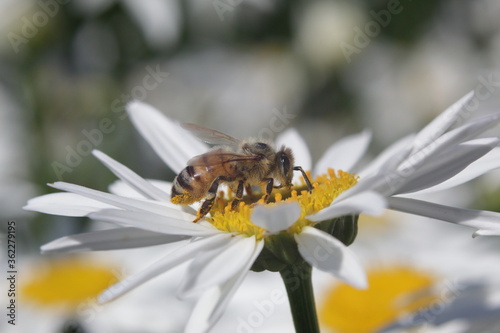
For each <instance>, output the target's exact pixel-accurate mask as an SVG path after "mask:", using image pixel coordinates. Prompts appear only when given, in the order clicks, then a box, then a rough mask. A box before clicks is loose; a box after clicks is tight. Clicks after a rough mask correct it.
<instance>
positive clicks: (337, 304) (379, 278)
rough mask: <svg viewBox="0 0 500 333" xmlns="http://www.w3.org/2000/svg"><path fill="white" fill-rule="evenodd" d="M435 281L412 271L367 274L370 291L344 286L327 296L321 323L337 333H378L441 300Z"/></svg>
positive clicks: (320, 309)
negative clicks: (434, 287) (406, 316)
mask: <svg viewBox="0 0 500 333" xmlns="http://www.w3.org/2000/svg"><path fill="white" fill-rule="evenodd" d="M435 282H436V281H435V278H434V277H432V276H430V275H428V274H426V273H424V272H421V271H417V270H415V269H412V268H409V267H399V266H396V267H392V268H386V269H376V270H372V271H369V272H368V285H369V287H368V289H366V290H359V289H355V288H353V287H351V286H349V285H347V284H345V283H341V284H336V285H335V286H334V287H333V288H332V289H331V290H330V291H328V292H327V294H326V297H325V300H324V302H323V304H322V305H321V306H320V307H319V311H318V312H319V321H320V324H321V326H322V327H324V328H328V331H333V332H337V333H369V332H377V331H378V330H380V329H382V328H383V327H385V326H387V325H388V324H390V323H392V322H394V321H395V320H397V319H398V317H400V316H402V315H404V314H408V313H409V312H415V311H417V310H420V309H424V308H426V307H429V306H431V305H432V304H434V303H435V302H436V301H437V300H438V297H437V296H436V294H435V293H432V291H431V287H432V286H433V285H434V284H435Z"/></svg>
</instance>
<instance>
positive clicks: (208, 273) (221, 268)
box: [178, 236, 256, 298]
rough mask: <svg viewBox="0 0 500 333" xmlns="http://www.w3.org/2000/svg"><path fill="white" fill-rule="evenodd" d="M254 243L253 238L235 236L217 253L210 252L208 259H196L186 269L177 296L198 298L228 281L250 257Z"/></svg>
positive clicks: (201, 257)
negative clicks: (186, 271) (184, 277)
mask: <svg viewBox="0 0 500 333" xmlns="http://www.w3.org/2000/svg"><path fill="white" fill-rule="evenodd" d="M255 243H256V240H255V237H243V236H236V237H233V238H232V239H231V242H230V243H229V244H227V245H225V246H224V248H221V249H220V251H219V252H218V253H213V251H212V253H211V255H210V259H208V258H206V257H205V256H199V257H198V258H196V259H195V260H194V261H193V262H192V263H191V265H190V266H189V268H188V273H187V276H186V279H185V280H184V281H183V283H182V284H181V286H180V287H179V293H178V295H179V296H180V297H182V298H184V297H191V296H200V295H201V294H202V293H203V292H204V291H206V290H207V289H209V288H212V287H213V286H215V285H219V284H222V283H224V282H227V281H229V279H231V278H232V277H233V276H234V275H237V273H238V272H240V271H241V270H242V269H243V268H244V266H245V264H246V263H247V261H248V259H249V258H251V257H252V255H253V251H254V249H255ZM207 259H208V260H207Z"/></svg>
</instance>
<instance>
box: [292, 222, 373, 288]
mask: <svg viewBox="0 0 500 333" xmlns="http://www.w3.org/2000/svg"><path fill="white" fill-rule="evenodd" d="M295 240H296V241H297V245H298V248H299V252H300V254H301V255H302V257H303V258H304V260H305V261H307V262H308V263H309V264H310V265H312V266H314V267H316V268H318V269H320V270H322V271H325V272H328V273H330V274H332V275H334V276H336V277H338V278H339V279H341V280H343V281H345V282H346V283H348V284H349V285H351V286H353V287H355V288H358V289H364V288H366V287H367V286H368V282H367V280H366V275H365V272H364V270H363V267H361V265H360V264H359V262H358V260H357V259H356V257H355V255H354V253H352V252H351V250H349V249H348V248H347V246H345V245H344V244H343V243H342V242H341V241H339V240H338V239H336V238H334V237H333V236H330V235H329V234H327V233H326V232H323V231H321V230H318V229H316V228H312V227H305V228H304V229H303V230H302V232H301V233H300V234H298V235H295Z"/></svg>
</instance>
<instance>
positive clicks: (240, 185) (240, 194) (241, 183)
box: [231, 180, 245, 210]
mask: <svg viewBox="0 0 500 333" xmlns="http://www.w3.org/2000/svg"><path fill="white" fill-rule="evenodd" d="M244 187H245V182H244V181H243V180H240V181H239V182H238V188H237V189H236V198H235V199H234V200H233V202H232V203H231V209H232V210H235V209H236V207H238V204H239V203H240V201H241V199H242V198H243V188H244Z"/></svg>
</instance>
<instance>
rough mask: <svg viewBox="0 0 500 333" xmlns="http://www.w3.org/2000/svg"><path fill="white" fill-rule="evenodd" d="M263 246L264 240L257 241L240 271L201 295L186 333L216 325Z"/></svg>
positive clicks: (200, 330)
mask: <svg viewBox="0 0 500 333" xmlns="http://www.w3.org/2000/svg"><path fill="white" fill-rule="evenodd" d="M263 247H264V242H257V243H256V244H255V248H254V250H253V253H252V255H251V256H250V257H248V258H242V260H245V266H244V267H243V268H242V269H241V270H240V272H238V273H237V274H236V275H235V276H234V277H232V278H231V279H230V280H229V281H227V282H226V283H224V284H222V285H220V286H216V287H214V288H211V289H209V290H207V292H205V293H204V294H203V295H202V296H201V297H200V299H199V301H198V304H197V305H196V307H195V308H194V310H193V313H192V314H191V316H190V318H189V322H188V325H187V328H186V333H197V332H206V330H207V329H210V328H211V327H213V326H214V325H215V323H216V322H217V320H218V319H219V318H220V317H221V316H222V314H223V313H224V310H225V309H226V307H227V305H228V303H229V301H230V300H231V298H232V297H233V295H234V293H235V292H236V290H238V288H239V286H240V285H241V283H242V282H243V280H244V279H245V277H246V276H247V274H248V272H249V271H250V267H252V265H253V263H254V261H255V259H257V257H258V256H259V254H260V252H261V251H262V248H263ZM213 297H214V298H215V300H214V299H213Z"/></svg>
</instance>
